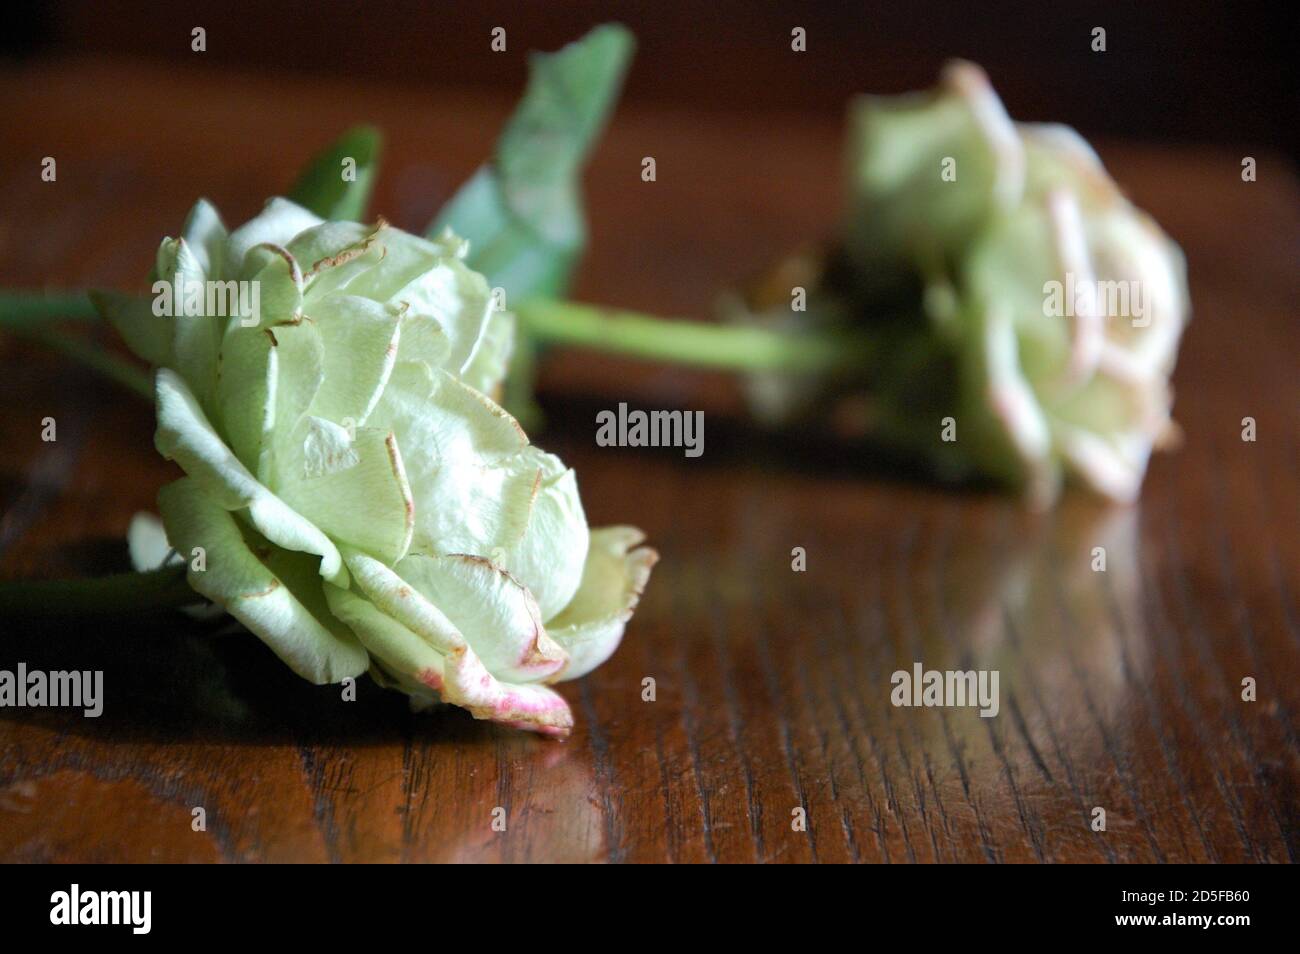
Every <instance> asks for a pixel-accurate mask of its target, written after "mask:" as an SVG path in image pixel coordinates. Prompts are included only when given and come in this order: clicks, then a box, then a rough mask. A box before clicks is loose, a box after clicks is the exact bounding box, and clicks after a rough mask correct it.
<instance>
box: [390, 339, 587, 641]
mask: <svg viewBox="0 0 1300 954" xmlns="http://www.w3.org/2000/svg"><path fill="white" fill-rule="evenodd" d="M417 367H418V366H416V365H414V364H412V363H409V362H407V363H404V364H403V368H402V371H403V373H402V374H401V375H400V376H398V377H395V378H394V380H393V381H391V382H390V384H389V387H388V390H387V391H386V392H385V394H384V398H383V400H382V401H381V402H380V404H379V406H378V408H377V409H376V412H375V416H374V419H373V420H372V422H371V423H372V425H373V426H376V427H386V428H389V429H391V430H392V431H393V432H394V433H396V434H397V439H398V442H399V443H400V444H401V446H402V449H403V453H404V460H405V464H406V474H407V478H408V479H409V480H410V484H411V489H412V491H413V493H414V496H415V500H416V513H415V521H416V522H415V538H414V541H413V544H412V546H413V547H414V548H415V550H416V551H417V552H422V553H430V554H435V555H444V554H449V553H464V554H470V555H473V556H482V557H486V558H488V559H490V560H491V561H492V562H494V563H497V564H498V565H500V566H502V567H504V568H505V569H507V570H509V571H510V572H511V573H513V574H514V575H515V576H516V577H517V578H518V579H519V580H520V582H522V583H523V584H524V585H525V586H527V587H528V589H529V590H530V591H531V592H532V593H533V595H534V596H535V597H536V599H537V603H538V605H539V606H540V607H541V611H542V618H543V619H545V618H547V617H548V616H550V615H552V614H554V613H556V612H558V611H559V610H560V609H561V608H562V607H563V606H564V605H565V604H566V603H568V601H569V600H570V599H571V598H572V596H573V593H574V591H575V590H577V587H578V582H579V580H580V579H581V577H582V566H583V562H584V560H585V559H586V555H587V543H588V540H587V525H586V518H585V516H584V515H583V511H582V503H581V501H580V499H579V497H578V491H577V482H576V479H575V478H574V475H573V472H572V471H569V470H567V469H566V468H565V467H564V465H563V464H562V463H560V461H559V459H558V458H556V457H554V456H552V455H550V454H545V453H543V452H542V451H539V450H537V449H536V448H534V447H531V446H529V444H528V438H527V436H526V435H525V434H524V433H523V431H522V429H520V427H519V425H518V423H517V422H516V421H515V420H514V418H512V417H511V416H510V415H509V414H507V413H506V412H505V411H504V410H502V409H501V408H500V407H499V406H498V405H497V404H495V403H494V402H493V401H492V400H491V399H490V398H488V397H486V396H484V395H483V394H481V393H480V392H478V391H475V390H474V389H473V388H470V387H468V386H467V385H465V384H464V383H463V382H462V381H460V380H459V379H457V378H455V377H454V376H452V375H450V374H448V373H446V372H445V371H435V372H433V374H432V385H433V387H432V390H431V391H429V392H424V391H422V390H421V388H422V387H424V386H427V384H428V380H429V379H427V378H425V377H424V376H423V375H422V374H419V373H417V372H416V371H415V369H416V368H417ZM423 501H429V502H430V503H429V505H424V504H423V503H422V502H423Z"/></svg>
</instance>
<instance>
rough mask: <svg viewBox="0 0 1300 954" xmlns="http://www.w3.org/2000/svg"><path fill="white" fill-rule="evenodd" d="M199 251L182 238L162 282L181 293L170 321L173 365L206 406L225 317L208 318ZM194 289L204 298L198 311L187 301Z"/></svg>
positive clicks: (205, 276) (206, 274)
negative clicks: (176, 311)
mask: <svg viewBox="0 0 1300 954" xmlns="http://www.w3.org/2000/svg"><path fill="white" fill-rule="evenodd" d="M204 260H205V258H204V256H203V253H202V250H201V249H199V248H198V247H196V246H194V245H191V244H190V243H189V242H187V241H186V240H185V239H184V238H182V239H181V240H180V241H179V242H178V243H177V247H176V259H175V262H174V266H173V270H172V273H171V274H170V275H164V276H163V278H164V279H165V280H167V281H168V282H169V283H172V284H173V285H174V286H175V287H177V288H179V289H180V296H181V300H180V308H179V309H178V311H179V313H178V314H175V315H173V316H172V318H171V325H172V333H173V337H172V353H173V358H172V363H171V365H170V366H171V367H173V368H175V369H176V370H177V371H179V372H180V374H181V376H182V377H183V378H185V381H186V383H188V384H189V386H190V389H191V390H192V391H193V392H194V394H195V395H196V396H197V397H198V399H199V401H200V403H202V404H203V405H204V406H205V407H207V406H209V401H210V400H211V398H212V393H213V389H214V388H215V387H216V381H217V353H218V351H219V350H220V345H221V337H222V335H223V334H224V333H225V329H226V325H227V322H228V316H226V315H209V314H207V313H206V307H207V294H206V292H207V286H206V284H205V283H206V282H207V281H208V273H207V271H206V270H205V269H204ZM190 289H197V290H198V291H199V293H200V294H201V295H202V296H203V299H204V300H203V302H202V304H199V306H198V308H197V310H194V309H193V308H192V304H195V303H191V302H190V301H189V290H190Z"/></svg>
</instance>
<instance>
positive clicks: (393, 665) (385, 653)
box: [326, 586, 573, 737]
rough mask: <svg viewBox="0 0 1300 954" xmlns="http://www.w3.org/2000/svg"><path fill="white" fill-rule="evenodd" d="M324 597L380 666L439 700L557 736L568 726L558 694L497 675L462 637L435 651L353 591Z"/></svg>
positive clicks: (569, 718)
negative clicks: (456, 646)
mask: <svg viewBox="0 0 1300 954" xmlns="http://www.w3.org/2000/svg"><path fill="white" fill-rule="evenodd" d="M326 598H327V599H328V601H329V606H330V609H331V610H332V611H333V612H334V614H335V615H336V616H337V617H338V618H339V619H341V620H343V621H344V622H345V623H347V624H348V626H350V627H351V628H352V630H353V632H354V633H356V635H357V638H358V639H359V640H361V642H362V644H363V645H365V646H366V648H367V649H368V650H369V651H370V653H371V654H372V655H373V656H374V657H375V658H376V659H378V660H380V661H381V663H382V664H383V665H384V666H385V667H386V668H389V669H391V670H394V671H396V673H397V674H399V677H401V678H402V679H403V680H405V679H416V680H418V681H419V682H421V683H422V684H423V685H425V686H427V687H428V688H429V689H430V690H432V691H434V692H437V693H438V695H439V697H440V698H441V699H443V700H444V701H446V702H450V703H452V704H454V705H458V706H460V707H461V708H464V709H468V710H469V711H470V713H471V714H472V715H473V716H474V718H476V719H490V720H492V721H493V722H501V723H504V724H506V725H509V726H512V727H515V728H521V729H528V730H530V731H533V732H540V733H543V734H545V735H552V736H560V737H562V736H567V735H568V734H569V731H570V730H571V729H572V727H573V714H572V713H571V712H570V711H569V706H568V703H566V702H565V701H564V699H563V697H561V696H560V695H559V694H558V693H556V692H554V691H553V690H550V689H548V688H546V687H545V686H539V685H516V684H512V683H503V682H501V681H499V680H497V679H496V678H495V677H494V676H493V675H492V674H491V673H490V672H488V670H487V669H486V668H484V666H483V664H482V662H480V661H479V658H478V657H477V656H476V655H475V654H474V653H473V652H472V651H471V650H469V649H468V646H466V645H465V643H464V640H463V638H462V639H461V640H460V643H461V645H462V646H464V648H463V649H461V650H459V651H453V652H451V653H449V654H448V653H443V652H439V651H438V650H437V649H435V648H433V646H432V645H430V644H429V643H428V642H427V641H426V640H425V639H423V638H422V637H421V636H420V635H417V634H416V633H415V632H413V631H412V630H410V629H409V628H407V627H406V626H404V625H402V623H400V622H398V621H397V620H396V619H394V618H393V617H391V616H388V615H387V614H385V613H384V612H382V611H381V610H380V609H379V607H378V606H376V605H375V604H374V603H372V602H370V601H369V600H367V599H365V598H363V597H361V596H358V595H357V594H355V593H352V592H350V591H348V590H343V589H340V588H339V587H335V586H327V587H326ZM446 625H450V623H447V624H446ZM452 628H453V629H454V627H452ZM453 641H454V640H453Z"/></svg>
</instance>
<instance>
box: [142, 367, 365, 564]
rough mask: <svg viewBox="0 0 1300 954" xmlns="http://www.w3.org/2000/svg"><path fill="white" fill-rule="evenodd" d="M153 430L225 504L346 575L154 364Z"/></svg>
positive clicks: (324, 540) (280, 541)
mask: <svg viewBox="0 0 1300 954" xmlns="http://www.w3.org/2000/svg"><path fill="white" fill-rule="evenodd" d="M155 389H156V394H157V401H158V430H157V433H156V434H155V435H154V444H155V445H156V446H157V448H158V452H159V453H160V454H162V455H163V456H164V457H166V458H167V459H168V460H174V461H176V462H177V463H178V464H180V465H181V467H183V468H184V469H185V472H186V473H187V474H189V475H190V476H191V477H193V478H194V480H195V482H196V483H197V484H199V485H200V486H201V487H202V488H203V490H204V491H205V492H206V493H208V494H210V495H211V496H212V498H213V500H215V501H216V502H217V503H218V504H219V505H220V506H221V507H222V508H224V509H226V510H242V509H244V508H247V509H248V516H249V519H250V520H251V521H252V523H253V526H255V527H256V528H257V529H258V530H259V531H261V533H262V534H263V535H264V536H265V537H266V538H267V539H269V540H270V541H271V542H272V543H275V544H276V545H278V546H281V547H284V548H286V549H289V550H296V551H299V552H302V553H313V554H315V555H317V556H319V557H320V558H321V561H320V573H321V575H322V576H324V577H326V578H327V579H331V580H339V581H341V580H346V577H347V573H346V571H345V570H344V569H343V564H342V558H341V557H340V556H339V552H338V549H337V548H336V547H335V546H334V544H333V543H332V542H330V539H329V538H328V537H327V536H325V534H324V533H322V532H321V530H320V529H319V528H318V527H316V526H314V525H313V524H312V523H310V522H309V521H308V520H306V519H305V518H304V517H303V516H302V515H301V514H299V513H296V512H295V511H294V510H292V509H291V508H290V507H288V506H287V505H286V504H285V503H284V501H282V500H281V499H280V498H278V497H277V496H276V495H275V494H273V493H271V491H270V490H268V489H267V488H266V487H265V486H263V485H262V484H261V483H259V482H258V481H257V479H256V478H254V477H253V475H252V474H250V473H249V472H248V469H247V468H246V467H245V466H244V465H243V464H242V463H240V461H239V459H238V458H237V457H236V456H235V455H234V454H233V453H232V452H231V450H230V448H228V447H227V446H226V445H225V443H224V442H223V441H222V440H221V437H220V436H219V435H218V434H217V432H216V431H215V430H213V428H212V425H211V424H210V423H208V419H207V417H206V416H205V415H204V413H203V409H202V408H200V407H199V404H198V401H197V400H196V399H195V397H194V395H193V394H192V393H191V392H190V390H189V388H188V387H186V385H185V382H184V380H182V379H181V377H180V376H179V375H177V374H176V373H175V372H173V371H171V370H169V369H167V368H159V369H158V373H157V376H156V378H155Z"/></svg>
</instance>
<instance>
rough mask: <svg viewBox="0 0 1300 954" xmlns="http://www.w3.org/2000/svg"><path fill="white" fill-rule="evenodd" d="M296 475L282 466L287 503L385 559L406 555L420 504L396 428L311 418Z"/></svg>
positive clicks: (331, 532)
mask: <svg viewBox="0 0 1300 954" xmlns="http://www.w3.org/2000/svg"><path fill="white" fill-rule="evenodd" d="M300 433H301V434H302V442H301V443H300V444H299V457H298V463H297V464H294V463H289V464H288V466H287V467H285V468H284V470H288V469H293V470H294V471H296V473H295V474H294V477H295V479H288V478H287V477H286V475H285V473H284V470H282V471H281V476H280V482H279V483H278V484H277V489H278V490H279V492H280V495H281V496H282V497H283V499H284V501H285V503H287V504H288V505H289V506H290V507H293V508H294V509H295V510H296V511H298V512H299V513H301V514H302V515H303V516H304V517H306V518H307V519H308V520H310V521H311V522H312V523H314V524H315V525H316V526H318V527H320V528H321V529H322V530H324V531H325V532H326V533H327V534H329V536H330V538H331V539H333V540H337V541H339V542H340V543H348V544H351V545H352V546H354V547H356V548H357V549H359V550H362V551H364V552H366V553H369V554H371V555H373V556H375V557H378V558H379V559H380V560H383V561H384V562H385V563H388V564H392V563H396V562H397V561H398V560H400V559H401V558H402V557H403V556H405V554H406V550H407V547H408V546H410V543H411V532H412V529H413V528H414V520H415V504H414V502H413V501H412V500H411V489H410V487H409V486H408V485H407V482H406V473H405V471H404V470H403V467H402V455H401V453H400V451H399V450H398V446H397V439H396V438H395V437H394V436H393V434H392V432H391V431H383V430H379V429H376V428H369V427H363V428H359V429H358V430H357V431H356V436H355V437H353V438H349V435H348V432H347V431H346V430H345V429H343V428H341V427H339V426H338V425H336V424H333V423H332V422H329V421H323V420H321V419H319V418H314V417H313V418H309V419H308V421H307V422H306V423H305V424H304V426H303V427H302V428H300Z"/></svg>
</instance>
